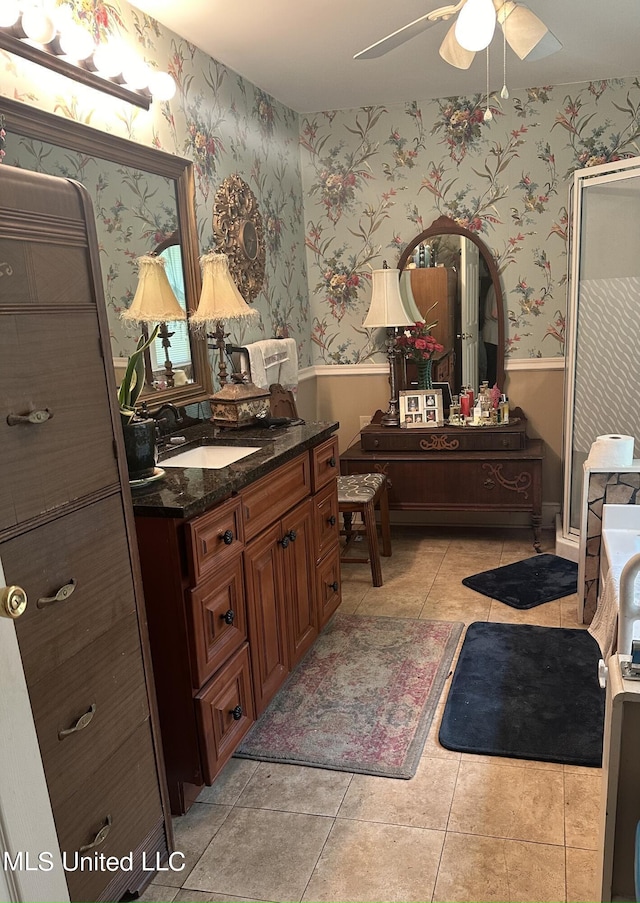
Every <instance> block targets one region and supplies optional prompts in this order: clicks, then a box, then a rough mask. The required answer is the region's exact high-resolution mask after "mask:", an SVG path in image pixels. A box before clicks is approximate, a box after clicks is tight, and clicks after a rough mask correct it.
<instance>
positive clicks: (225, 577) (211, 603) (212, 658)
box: [188, 551, 247, 690]
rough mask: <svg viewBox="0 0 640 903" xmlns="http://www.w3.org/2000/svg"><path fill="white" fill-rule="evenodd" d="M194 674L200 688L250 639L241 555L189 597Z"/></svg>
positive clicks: (211, 575) (192, 667) (193, 678)
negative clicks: (248, 636)
mask: <svg viewBox="0 0 640 903" xmlns="http://www.w3.org/2000/svg"><path fill="white" fill-rule="evenodd" d="M188 612H189V620H190V628H191V629H190V632H189V643H190V646H191V650H190V651H191V674H192V680H193V687H194V689H196V690H197V689H198V688H199V687H201V686H202V685H203V684H204V683H205V682H206V681H207V680H208V679H209V678H210V677H211V675H212V674H213V673H214V671H217V670H218V668H219V667H220V666H221V665H222V664H223V663H224V661H225V659H226V658H228V657H229V655H231V653H232V652H235V650H236V649H238V648H239V647H240V646H241V645H242V644H243V643H244V642H245V640H246V639H247V611H246V604H245V598H244V579H243V571H242V554H241V553H240V551H238V554H237V555H236V556H235V558H234V559H232V560H231V561H229V562H227V564H226V565H225V566H224V567H222V568H218V569H217V570H216V571H213V572H212V573H211V574H210V576H209V579H208V580H207V581H206V583H203V584H202V585H201V586H199V587H198V588H197V589H194V590H190V591H189V593H188Z"/></svg>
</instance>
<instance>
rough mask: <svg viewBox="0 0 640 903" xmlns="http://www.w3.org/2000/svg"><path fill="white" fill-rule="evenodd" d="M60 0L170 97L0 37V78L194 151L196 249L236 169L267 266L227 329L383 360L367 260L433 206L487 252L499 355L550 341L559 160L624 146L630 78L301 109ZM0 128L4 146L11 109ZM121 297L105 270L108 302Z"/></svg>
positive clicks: (322, 353) (62, 110) (345, 359)
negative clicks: (86, 74)
mask: <svg viewBox="0 0 640 903" xmlns="http://www.w3.org/2000/svg"><path fill="white" fill-rule="evenodd" d="M73 6H74V9H75V10H76V16H77V18H78V20H79V21H81V22H82V23H83V24H84V25H85V27H88V28H89V29H90V30H91V31H92V33H94V34H95V35H96V36H100V38H101V39H103V40H104V39H105V38H106V37H108V36H109V35H117V36H120V37H121V38H122V39H123V40H125V41H127V42H128V43H129V44H131V45H133V46H134V47H135V49H136V50H137V52H138V53H140V54H142V55H143V56H144V58H145V60H146V61H147V62H148V63H149V65H150V66H151V67H153V68H157V69H160V70H168V71H169V72H171V74H172V75H173V76H174V78H175V80H176V82H177V85H178V91H177V93H176V96H175V97H174V98H173V100H171V101H170V102H165V103H158V102H155V103H153V104H152V107H151V110H150V111H145V110H141V109H139V108H137V107H133V106H131V105H130V104H127V103H126V102H123V101H120V100H118V99H117V98H112V97H109V96H108V95H103V94H98V93H97V92H96V91H95V90H93V89H91V88H88V87H85V86H82V85H79V84H76V83H75V82H71V81H69V80H68V79H67V78H65V77H64V76H61V75H58V74H56V73H53V72H49V71H45V70H42V69H41V68H40V67H39V66H37V65H35V64H33V63H30V62H28V61H26V60H22V59H21V58H19V57H15V56H13V55H11V54H9V53H7V52H5V51H2V50H0V93H4V94H6V95H7V96H11V97H14V98H16V99H18V100H21V101H23V102H25V103H28V104H33V105H35V106H37V107H40V108H42V109H45V110H48V111H49V112H52V113H55V114H57V115H59V116H62V117H68V118H71V119H75V120H78V121H81V122H84V123H87V124H90V125H91V126H93V127H96V128H99V129H102V130H104V131H106V132H112V133H114V134H118V135H120V136H122V137H125V138H128V139H130V140H132V141H137V142H140V143H142V144H146V145H152V146H154V147H158V148H161V149H162V150H165V151H167V152H169V153H174V154H177V155H179V156H185V157H188V158H189V159H191V160H193V163H194V168H195V175H196V213H197V224H198V233H199V238H200V249H201V251H202V252H205V251H207V250H209V249H211V248H214V247H215V244H214V239H213V230H212V225H211V213H212V205H213V198H214V195H215V192H216V190H217V188H218V187H219V185H220V184H221V182H222V181H223V180H224V178H225V177H226V176H227V175H230V174H232V173H238V174H239V175H240V176H241V177H242V178H243V179H244V180H245V181H247V182H248V183H249V184H250V186H251V188H252V189H253V191H254V193H255V195H256V197H257V200H258V204H259V207H260V211H261V213H262V216H263V220H264V225H265V234H266V247H267V276H266V281H265V285H264V288H263V291H262V292H261V294H260V295H259V296H258V298H257V299H256V302H255V307H256V308H257V310H258V311H259V313H260V321H259V323H258V324H257V325H248V326H239V327H237V328H234V329H233V331H232V335H231V340H232V341H233V342H236V343H239V344H241V343H245V342H249V341H255V340H257V339H259V338H266V337H270V336H273V335H276V334H281V335H287V336H291V337H293V338H295V340H296V343H297V346H298V352H299V359H300V364H301V366H303V367H304V366H309V365H311V364H357V363H362V362H365V361H367V360H369V359H370V358H372V357H373V356H374V355H376V359H377V360H383V358H382V357H381V356H380V355H379V353H378V352H377V349H376V340H377V339H379V335H376V333H373V334H371V333H370V332H369V331H367V330H365V329H363V328H362V325H361V324H362V321H363V319H364V316H365V314H366V310H367V307H368V302H369V297H370V280H371V268H376V267H380V266H381V265H382V261H383V260H384V259H386V260H388V262H389V264H390V265H393V264H395V263H396V261H397V259H398V257H399V255H400V253H401V252H402V249H403V248H404V247H405V246H406V244H407V243H408V242H409V241H410V240H411V239H412V237H413V236H415V235H416V234H417V233H418V232H420V231H422V230H423V229H424V228H426V227H427V226H429V225H430V224H431V222H432V221H433V220H434V219H435V218H436V217H438V216H440V215H443V214H445V215H448V216H451V217H453V218H454V219H456V220H457V221H458V222H460V223H461V224H463V225H465V226H466V227H467V228H469V229H471V230H473V231H475V232H477V233H478V235H479V236H480V237H481V238H482V239H483V240H484V241H485V242H486V244H487V245H488V247H489V248H490V249H491V251H492V253H493V254H494V255H495V257H496V260H497V263H498V268H499V271H500V276H501V280H502V286H503V293H504V297H505V309H506V317H507V337H506V353H507V356H508V357H510V358H512V359H528V358H554V357H562V355H563V353H564V332H565V311H566V270H567V229H568V215H567V206H568V190H569V185H570V181H571V174H572V172H573V171H574V170H575V169H577V168H581V167H584V166H590V165H595V164H597V163H601V162H606V161H615V160H616V159H619V158H621V157H627V156H634V155H636V154H638V153H639V149H638V140H639V135H640V113H639V105H640V82H639V80H638V79H637V78H629V79H624V80H620V79H618V80H612V81H594V82H588V83H583V84H577V85H570V86H549V85H547V86H542V87H537V88H530V89H527V90H517V91H516V90H514V91H512V97H511V98H510V99H507V100H502V99H501V98H499V97H498V96H497V95H495V96H494V95H492V96H491V97H490V108H491V112H492V118H491V120H490V121H485V118H484V112H485V106H486V101H485V98H484V95H482V94H477V95H474V96H470V97H458V98H440V99H436V100H426V101H422V102H421V101H417V100H415V101H411V102H408V103H406V104H398V105H394V106H375V107H367V108H362V109H352V110H342V111H327V112H319V113H317V114H308V115H304V116H303V115H298V114H297V113H295V112H293V111H292V110H290V109H288V108H287V107H285V106H284V105H283V104H281V103H279V102H278V101H276V100H274V99H273V98H272V97H270V96H269V95H268V94H266V93H265V92H264V91H262V90H261V89H260V87H257V86H254V85H252V84H251V83H250V82H249V81H247V80H246V79H244V78H243V77H242V76H241V75H238V74H236V73H235V72H233V71H232V70H230V69H228V68H227V67H225V66H224V65H223V64H222V63H219V62H218V61H216V60H214V59H212V58H210V57H209V56H207V55H206V54H204V53H203V52H202V51H200V50H198V49H197V48H196V47H195V46H194V45H192V44H190V43H189V42H188V41H185V40H183V39H182V38H179V37H178V36H176V35H175V34H174V33H173V32H171V31H169V30H168V29H166V28H164V26H161V25H160V24H159V23H158V22H156V21H155V20H154V19H152V18H150V17H148V16H146V15H144V14H143V13H141V12H139V11H137V10H135V9H134V8H133V7H131V6H129V5H128V3H127V2H126V0H113V2H111V3H106V2H104V0H82V2H76V3H74V4H73ZM43 73H44V75H43ZM5 129H6V133H7V134H6V137H4V138H2V140H3V141H4V142H5V147H4V150H6V152H7V155H8V156H9V154H11V153H12V148H11V143H12V141H14V140H15V139H14V138H13V137H12V135H11V123H10V122H6V123H5ZM120 200H121V201H122V203H123V204H124V205H125V206H130V203H129V201H127V200H123V198H120ZM133 203H138V201H134V202H133ZM103 262H105V263H106V261H104V258H103ZM108 273H109V270H108V266H105V274H106V275H105V278H108ZM123 297H124V292H123V291H121V290H120V288H119V287H117V286H116V287H115V289H114V294H113V299H114V300H113V304H114V305H117V304H120V303H121V299H122V298H123Z"/></svg>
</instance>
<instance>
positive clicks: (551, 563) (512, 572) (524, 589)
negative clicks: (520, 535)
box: [462, 555, 578, 609]
mask: <svg viewBox="0 0 640 903" xmlns="http://www.w3.org/2000/svg"><path fill="white" fill-rule="evenodd" d="M462 582H463V583H464V585H465V586H468V587H470V588H471V589H474V590H475V591H476V592H478V593H482V594H483V595H485V596H490V597H491V598H492V599H498V600H499V601H500V602H504V603H505V604H506V605H511V607H512V608H522V609H524V608H534V607H535V606H536V605H542V603H543V602H551V600H552V599H561V598H562V596H570V595H571V593H575V592H576V591H577V588H578V565H577V564H576V563H575V562H574V561H567V560H566V558H560V557H559V556H558V555H534V556H533V557H532V558H525V559H524V561H516V562H515V564H506V565H505V566H504V567H501V568H493V570H491V571H482V573H480V574H474V575H473V576H472V577H465V578H464V580H463V581H462Z"/></svg>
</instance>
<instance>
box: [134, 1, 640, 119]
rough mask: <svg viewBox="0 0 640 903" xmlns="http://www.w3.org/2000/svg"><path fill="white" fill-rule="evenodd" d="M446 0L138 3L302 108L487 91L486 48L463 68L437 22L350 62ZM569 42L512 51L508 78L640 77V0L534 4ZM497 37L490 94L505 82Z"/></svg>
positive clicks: (525, 82)
mask: <svg viewBox="0 0 640 903" xmlns="http://www.w3.org/2000/svg"><path fill="white" fill-rule="evenodd" d="M446 2H447V0H401V2H397V3H392V2H390V0H241V2H233V0H232V2H230V0H133V3H134V5H135V6H137V7H138V8H139V9H141V10H143V11H144V12H146V13H148V14H149V15H151V16H153V17H154V18H156V19H158V20H159V21H160V22H162V23H163V24H164V25H166V26H167V27H168V28H170V29H171V30H172V31H174V32H176V33H177V34H179V35H180V36H181V37H183V38H186V39H187V40H189V41H190V42H191V43H193V44H196V45H197V46H198V47H200V48H201V49H202V50H204V51H206V52H207V53H208V54H209V55H210V56H212V57H214V58H215V59H217V60H219V61H220V62H222V63H224V64H225V65H226V66H228V67H229V68H231V69H233V70H235V71H236V72H238V73H240V74H241V75H243V76H245V77H246V78H247V79H249V81H251V82H253V83H254V84H255V85H257V86H259V87H260V88H262V89H264V90H265V91H267V92H268V93H269V94H271V95H272V96H273V97H275V98H277V99H278V100H280V101H282V103H284V104H286V106H288V107H290V108H291V109H293V110H297V111H298V112H300V113H307V112H316V111H321V110H336V109H350V108H353V107H361V106H368V105H373V104H393V103H401V102H404V101H409V100H427V99H429V98H432V97H447V96H452V95H457V94H473V93H476V92H482V93H484V91H485V80H486V54H485V53H479V54H477V56H476V58H475V60H474V62H473V63H472V65H471V68H470V69H468V70H467V71H466V72H465V71H461V70H458V69H454V68H453V67H452V66H449V65H448V64H447V63H445V62H444V61H443V60H442V59H441V58H440V57H439V56H438V47H439V46H440V43H441V41H442V39H443V38H444V36H445V34H446V32H447V29H448V28H449V25H447V23H446V22H440V23H438V24H436V25H435V26H434V27H432V28H430V29H428V30H427V31H426V32H424V33H423V34H421V35H419V36H418V37H416V38H413V39H412V40H411V41H409V42H407V43H406V44H404V45H403V46H401V47H398V48H396V49H395V50H392V51H391V52H390V53H388V54H387V55H386V56H383V57H381V58H379V59H374V60H362V61H357V62H356V61H355V60H353V55H354V53H357V52H358V51H359V50H362V49H364V48H365V47H367V46H369V45H370V44H373V43H374V42H375V41H377V40H379V39H380V38H383V37H385V35H387V34H388V33H390V32H392V31H395V30H396V29H398V28H400V27H401V26H403V25H406V24H407V23H408V22H410V21H412V20H413V19H417V18H419V17H420V16H422V15H424V14H425V13H427V12H429V11H430V10H433V9H436V8H438V7H440V6H443V5H444V4H445V3H446ZM528 5H529V7H530V8H531V9H532V10H533V12H535V13H536V15H538V16H539V17H540V18H541V19H542V20H543V21H544V22H545V24H546V25H547V26H548V28H550V29H551V31H552V32H553V33H554V34H555V35H556V37H557V38H558V39H559V40H560V42H561V43H562V44H563V45H564V46H563V49H562V50H561V51H560V52H559V53H557V54H555V55H554V56H551V57H548V58H547V59H544V60H540V61H539V62H537V63H524V62H521V61H520V60H519V59H518V58H517V57H516V55H515V54H514V53H513V52H512V51H511V50H510V49H508V48H507V83H508V85H509V88H510V90H511V91H513V90H514V89H516V88H524V87H533V86H542V85H563V84H571V83H573V82H579V81H589V80H591V79H604V78H616V77H625V76H630V75H638V74H640V52H639V49H638V48H639V39H640V0H608V2H607V0H528ZM501 37H502V32H501V31H500V30H499V29H496V35H495V37H494V39H493V43H492V44H491V48H490V50H491V52H490V59H491V80H490V85H491V90H492V91H493V90H500V88H501V87H502V40H501Z"/></svg>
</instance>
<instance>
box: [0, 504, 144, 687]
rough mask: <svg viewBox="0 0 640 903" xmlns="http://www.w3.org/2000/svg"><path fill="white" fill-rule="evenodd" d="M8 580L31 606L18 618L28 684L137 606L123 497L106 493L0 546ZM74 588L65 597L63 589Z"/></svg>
mask: <svg viewBox="0 0 640 903" xmlns="http://www.w3.org/2000/svg"><path fill="white" fill-rule="evenodd" d="M0 557H2V563H3V565H4V571H5V576H6V578H7V581H8V582H9V583H16V584H18V585H19V586H22V587H23V589H24V590H25V591H26V593H27V597H28V599H29V604H28V605H27V609H26V611H25V613H24V614H23V615H22V617H21V618H19V619H18V620H17V621H16V632H17V634H18V642H19V644H20V653H21V655H22V663H23V666H24V670H25V673H26V675H27V681H28V683H29V685H31V684H35V683H37V682H38V681H39V680H41V679H42V678H43V677H44V676H45V675H48V674H50V673H51V672H52V671H54V670H55V669H56V668H58V667H59V666H60V665H61V664H62V663H63V662H65V661H67V659H69V658H71V657H72V656H74V655H75V654H76V653H77V652H78V651H79V650H80V649H82V648H83V647H85V646H87V645H88V644H89V643H92V642H93V640H95V639H96V638H97V637H99V636H101V635H102V634H103V633H106V631H107V630H109V629H110V628H111V627H112V626H113V625H114V624H116V623H117V622H118V621H119V620H120V619H121V618H122V617H123V616H124V615H125V614H127V612H133V611H134V610H135V599H134V590H133V581H132V576H131V559H130V557H129V547H128V544H127V534H126V528H125V523H124V512H123V509H122V499H121V497H120V495H114V496H111V498H107V499H103V500H102V501H100V502H96V503H95V504H93V505H89V506H88V507H86V508H82V509H80V510H79V511H74V512H73V513H71V514H68V515H66V516H65V517H62V518H59V519H58V520H54V521H51V522H50V523H48V524H45V525H43V526H42V527H38V528H37V529H35V530H31V531H30V532H29V533H24V534H22V535H20V536H17V537H15V538H14V539H10V540H7V542H4V543H2V544H1V545H0ZM72 581H75V582H74V583H73V586H74V590H73V592H72V593H71V594H70V595H69V596H68V597H67V598H66V599H64V600H61V601H58V602H43V601H39V600H45V599H52V598H54V597H55V596H56V594H57V593H58V592H59V590H60V589H61V588H63V587H65V586H69V585H70V584H72Z"/></svg>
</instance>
